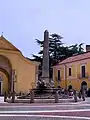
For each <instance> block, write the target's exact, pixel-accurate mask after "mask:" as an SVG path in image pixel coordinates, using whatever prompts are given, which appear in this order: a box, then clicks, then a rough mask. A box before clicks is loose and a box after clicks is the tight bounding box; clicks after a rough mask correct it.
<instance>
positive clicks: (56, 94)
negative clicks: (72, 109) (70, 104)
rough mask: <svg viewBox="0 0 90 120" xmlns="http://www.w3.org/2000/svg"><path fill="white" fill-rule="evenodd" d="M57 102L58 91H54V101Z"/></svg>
mask: <svg viewBox="0 0 90 120" xmlns="http://www.w3.org/2000/svg"><path fill="white" fill-rule="evenodd" d="M58 102H59V97H58V91H55V103H58Z"/></svg>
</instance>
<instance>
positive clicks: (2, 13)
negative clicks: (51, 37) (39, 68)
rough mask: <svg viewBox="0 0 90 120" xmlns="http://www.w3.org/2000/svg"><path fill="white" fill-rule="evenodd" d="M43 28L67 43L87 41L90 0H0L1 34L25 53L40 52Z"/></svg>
mask: <svg viewBox="0 0 90 120" xmlns="http://www.w3.org/2000/svg"><path fill="white" fill-rule="evenodd" d="M45 29H47V30H48V31H49V32H50V33H58V34H60V35H62V36H63V37H64V39H63V42H64V43H65V44H66V45H71V44H75V43H81V42H83V43H86V44H90V0H0V34H1V33H2V32H3V34H4V37H6V38H7V39H8V40H9V41H10V42H11V43H13V44H14V45H15V46H16V47H17V48H19V49H20V50H21V51H22V53H23V54H24V55H25V56H27V57H31V54H36V53H37V52H38V51H39V49H40V48H39V46H38V45H37V43H36V42H35V38H38V39H43V32H44V30H45Z"/></svg>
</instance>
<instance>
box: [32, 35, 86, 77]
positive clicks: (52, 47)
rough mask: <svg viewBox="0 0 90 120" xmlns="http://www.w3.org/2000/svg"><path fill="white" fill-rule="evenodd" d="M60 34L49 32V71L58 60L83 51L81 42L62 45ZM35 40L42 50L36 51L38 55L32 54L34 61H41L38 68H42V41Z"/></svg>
mask: <svg viewBox="0 0 90 120" xmlns="http://www.w3.org/2000/svg"><path fill="white" fill-rule="evenodd" d="M62 38H63V37H62V36H60V35H58V34H56V33H54V34H51V35H50V37H49V58H50V59H49V65H50V67H49V68H50V71H52V66H53V65H55V64H57V63H58V62H59V61H62V60H64V59H66V58H68V57H71V56H73V55H76V54H81V53H83V52H84V49H83V47H82V45H83V43H80V44H79V45H78V44H75V45H71V46H64V43H62V41H61V40H62ZM36 42H37V43H38V45H40V47H41V48H42V50H40V52H39V53H38V54H39V55H33V57H34V60H35V61H39V62H41V65H40V67H39V68H40V70H41V69H42V58H43V44H44V41H42V40H38V39H36ZM40 75H41V74H40Z"/></svg>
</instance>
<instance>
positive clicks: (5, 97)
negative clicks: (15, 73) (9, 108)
mask: <svg viewBox="0 0 90 120" xmlns="http://www.w3.org/2000/svg"><path fill="white" fill-rule="evenodd" d="M6 99H7V93H6V92H5V93H4V102H6Z"/></svg>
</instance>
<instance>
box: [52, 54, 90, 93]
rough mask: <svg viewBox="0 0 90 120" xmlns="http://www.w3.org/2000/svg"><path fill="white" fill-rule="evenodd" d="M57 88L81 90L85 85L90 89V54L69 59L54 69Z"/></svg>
mask: <svg viewBox="0 0 90 120" xmlns="http://www.w3.org/2000/svg"><path fill="white" fill-rule="evenodd" d="M53 80H54V83H55V87H57V86H60V87H62V88H65V89H68V88H69V86H72V88H73V89H76V90H78V91H79V90H80V89H81V87H82V86H83V85H86V86H87V88H90V52H85V53H83V54H80V55H75V56H72V57H69V58H67V59H65V60H63V61H61V62H59V63H58V65H56V66H54V67H53Z"/></svg>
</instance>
